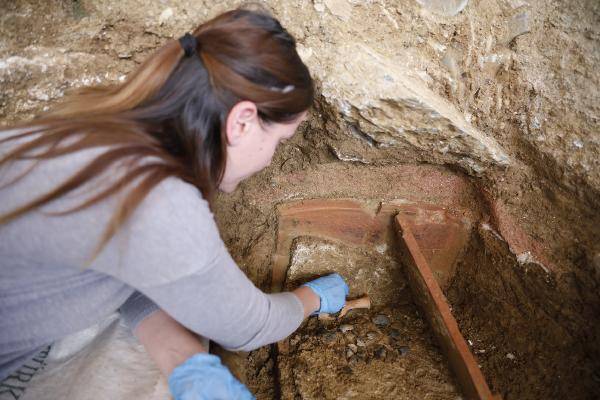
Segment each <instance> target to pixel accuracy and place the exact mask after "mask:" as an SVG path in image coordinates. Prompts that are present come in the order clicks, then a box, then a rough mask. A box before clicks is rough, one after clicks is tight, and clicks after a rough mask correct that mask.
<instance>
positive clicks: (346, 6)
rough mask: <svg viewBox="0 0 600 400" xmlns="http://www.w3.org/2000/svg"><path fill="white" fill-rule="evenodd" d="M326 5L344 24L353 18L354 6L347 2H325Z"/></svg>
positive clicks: (341, 0)
mask: <svg viewBox="0 0 600 400" xmlns="http://www.w3.org/2000/svg"><path fill="white" fill-rule="evenodd" d="M325 5H326V6H327V8H328V9H329V11H330V12H331V13H332V14H333V15H335V16H336V17H338V18H339V19H341V20H342V21H344V22H346V21H348V20H349V19H350V17H351V16H352V5H351V4H350V3H348V1H347V0H325Z"/></svg>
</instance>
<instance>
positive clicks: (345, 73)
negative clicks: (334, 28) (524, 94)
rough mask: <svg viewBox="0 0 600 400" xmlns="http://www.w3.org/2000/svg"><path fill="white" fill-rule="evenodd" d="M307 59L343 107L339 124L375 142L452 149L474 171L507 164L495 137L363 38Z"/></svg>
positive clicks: (330, 99)
mask: <svg viewBox="0 0 600 400" xmlns="http://www.w3.org/2000/svg"><path fill="white" fill-rule="evenodd" d="M308 63H309V64H311V70H312V71H313V72H314V74H315V75H316V77H318V79H319V80H320V81H321V82H322V91H323V93H322V94H323V97H324V98H325V99H326V100H327V101H328V102H330V103H331V104H332V105H334V106H335V107H336V108H337V109H338V110H339V111H340V115H339V120H338V123H339V124H340V126H341V127H348V126H354V127H356V128H357V129H359V130H360V133H361V134H363V135H366V136H367V137H368V138H370V139H371V143H372V145H374V146H375V147H377V148H387V147H392V148H393V147H400V146H405V145H409V146H411V147H414V148H416V149H418V150H422V151H434V152H438V153H440V154H446V153H451V154H452V155H454V156H456V157H457V159H456V162H457V163H459V164H460V165H462V166H463V167H464V168H466V169H467V170H469V171H471V172H474V173H480V172H482V171H483V170H485V168H486V167H487V166H490V165H498V166H506V165H508V164H509V157H508V155H507V154H506V153H505V152H504V150H503V149H502V148H501V147H500V145H499V144H498V143H497V142H496V141H495V140H494V139H492V138H491V137H489V136H487V135H485V134H484V133H482V132H480V131H479V130H477V129H476V128H475V127H473V126H472V125H471V124H469V123H468V122H467V121H466V120H465V118H464V117H463V115H462V114H461V113H460V112H459V111H458V110H457V109H456V108H455V107H454V106H453V105H452V104H451V103H449V102H448V101H447V100H446V99H444V98H442V97H441V96H439V95H438V94H436V93H435V92H433V91H432V90H430V89H429V88H428V87H427V85H426V84H425V83H424V82H423V81H422V80H421V79H420V78H418V75H417V74H413V73H412V72H411V71H409V70H407V69H405V68H404V67H403V66H401V65H400V64H399V63H395V62H394V60H393V59H390V58H388V57H385V56H383V55H381V54H379V53H377V52H376V51H374V50H373V49H371V48H369V47H367V46H365V45H363V44H355V43H346V44H344V45H341V46H330V47H327V48H326V49H322V50H321V51H320V52H319V53H316V52H315V54H314V55H313V57H311V59H309V60H308ZM332 65H335V66H337V67H335V68H331V66H332ZM325 66H329V68H325ZM346 130H348V129H346Z"/></svg>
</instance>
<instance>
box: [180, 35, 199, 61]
mask: <svg viewBox="0 0 600 400" xmlns="http://www.w3.org/2000/svg"><path fill="white" fill-rule="evenodd" d="M179 44H180V45H181V47H182V48H183V52H184V54H185V56H186V57H190V56H191V55H192V54H196V48H197V47H198V39H196V36H194V35H192V34H191V33H186V34H185V35H183V36H182V37H180V38H179Z"/></svg>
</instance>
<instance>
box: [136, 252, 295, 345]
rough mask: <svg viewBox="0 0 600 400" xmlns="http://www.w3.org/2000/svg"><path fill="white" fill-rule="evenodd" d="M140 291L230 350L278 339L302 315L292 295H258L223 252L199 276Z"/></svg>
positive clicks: (287, 333)
mask: <svg viewBox="0 0 600 400" xmlns="http://www.w3.org/2000/svg"><path fill="white" fill-rule="evenodd" d="M143 291H144V294H145V295H146V296H148V298H150V299H152V300H153V301H154V302H155V303H156V304H157V305H158V306H159V307H160V308H161V309H163V310H164V311H165V312H166V313H168V314H169V315H171V316H172V317H173V318H174V319H175V320H177V321H178V322H179V323H181V324H182V325H184V326H185V327H187V328H188V329H190V330H191V331H193V332H195V333H197V334H199V335H201V336H204V337H206V338H209V339H211V340H212V341H214V342H216V343H219V344H220V345H221V346H223V347H224V348H226V349H228V350H232V351H250V350H254V349H256V348H258V347H260V346H264V345H267V344H270V343H274V342H277V341H279V340H281V339H284V338H285V337H287V336H288V335H290V334H291V333H292V332H294V331H295V330H296V329H297V328H298V327H299V326H300V324H301V323H302V320H303V316H304V311H303V307H302V303H301V302H300V300H299V299H298V297H297V296H296V295H294V294H293V293H290V292H286V293H275V294H265V293H263V292H262V291H260V290H259V289H258V288H256V287H255V286H254V284H253V283H252V282H251V281H250V280H249V279H248V278H247V277H246V276H245V275H244V273H243V272H242V271H241V270H240V269H239V268H238V266H237V265H236V264H235V262H234V261H233V260H232V259H231V257H230V256H229V254H227V253H226V254H224V255H223V256H222V257H221V258H219V259H218V260H217V261H216V262H215V264H214V265H212V266H211V268H209V269H208V270H206V271H203V272H202V273H197V274H193V275H191V276H187V277H185V278H182V279H180V280H178V281H176V282H172V283H170V284H166V285H160V286H156V287H152V288H147V289H144V290H143Z"/></svg>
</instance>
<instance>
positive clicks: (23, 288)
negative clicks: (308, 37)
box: [0, 9, 348, 399]
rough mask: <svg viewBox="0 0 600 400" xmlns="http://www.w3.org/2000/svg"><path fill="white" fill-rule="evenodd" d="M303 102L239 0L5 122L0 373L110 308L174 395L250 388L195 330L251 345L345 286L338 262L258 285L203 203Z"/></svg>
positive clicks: (290, 122) (305, 83) (294, 117)
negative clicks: (17, 121) (74, 90)
mask: <svg viewBox="0 0 600 400" xmlns="http://www.w3.org/2000/svg"><path fill="white" fill-rule="evenodd" d="M312 101H313V82H312V80H311V77H310V74H309V72H308V69H307V68H306V66H305V65H304V64H303V63H302V61H301V60H300V58H299V57H298V54H297V52H296V49H295V41H294V39H293V38H292V37H291V36H290V35H289V34H288V33H287V32H286V31H285V30H284V29H283V28H282V27H281V25H280V24H279V22H278V21H277V20H275V19H273V18H272V17H270V16H268V15H265V14H262V13H257V12H252V11H248V10H241V9H240V10H235V11H231V12H227V13H225V14H222V15H220V16H218V17H216V18H214V19H213V20H211V21H208V22H207V23H205V24H203V25H201V26H200V27H198V28H197V29H196V30H195V31H194V32H193V34H186V35H185V36H183V37H182V38H181V39H179V40H178V41H170V42H169V43H167V44H166V45H165V46H164V47H162V48H161V49H159V50H158V51H157V52H156V53H155V54H154V55H152V56H151V57H150V58H149V59H148V60H147V61H146V62H145V63H144V64H143V65H142V66H141V67H140V68H139V69H138V70H137V71H135V73H133V74H132V75H131V76H130V77H129V79H128V80H127V81H126V82H124V83H123V84H121V85H119V86H115V87H109V88H92V89H87V90H83V91H81V92H80V93H78V94H76V95H74V96H72V97H70V98H68V99H67V100H66V101H65V102H64V103H63V104H62V105H61V106H60V107H59V108H58V109H56V110H55V111H54V112H52V113H51V114H50V115H48V116H46V117H44V118H42V119H39V120H34V121H33V122H31V123H28V124H25V125H23V126H20V127H16V128H14V129H12V130H9V131H5V132H2V133H1V136H0V140H1V141H0V157H1V158H0V167H1V169H0V174H1V175H0V177H1V178H0V179H1V181H0V183H1V184H2V188H3V189H2V191H0V195H1V198H0V224H1V225H0V260H1V261H0V271H1V272H0V273H1V274H2V275H1V280H0V293H1V294H0V313H1V315H0V380H2V379H4V378H5V377H7V376H9V374H11V373H13V372H14V371H15V370H17V369H18V368H19V366H20V365H22V364H23V362H25V361H26V360H28V359H29V358H31V357H32V356H35V355H36V353H37V352H39V351H40V350H41V349H43V348H45V347H46V346H47V345H49V344H51V343H52V342H54V341H56V340H58V339H60V338H62V337H64V336H66V335H68V334H70V333H72V332H76V331H79V330H81V329H84V328H86V327H88V326H90V325H92V324H94V323H96V322H98V321H99V320H102V319H103V318H106V317H107V316H108V315H110V314H111V313H113V312H114V311H115V310H117V309H118V310H119V311H120V312H121V314H122V317H123V319H124V320H125V321H126V322H127V323H128V324H129V326H131V328H132V330H133V333H134V334H135V336H136V337H137V338H138V339H139V340H140V342H141V343H142V344H143V345H144V346H145V348H146V350H147V351H148V353H149V354H150V356H151V357H152V358H153V360H154V361H155V362H156V364H157V365H158V367H159V368H160V370H161V371H162V372H163V373H164V374H165V375H166V376H167V377H169V387H170V389H171V392H172V394H173V395H174V396H175V397H176V398H203V399H204V398H206V399H212V398H215V399H216V398H218V399H224V398H251V395H250V393H249V392H248V391H247V389H246V388H244V387H243V385H241V384H240V383H239V382H238V381H236V380H235V379H234V378H233V376H232V375H231V374H230V373H229V371H228V370H227V369H226V368H225V367H224V366H223V365H222V364H221V363H220V361H219V359H218V358H217V357H215V356H212V355H209V354H207V353H206V351H207V349H206V347H205V346H203V345H202V343H201V342H200V339H199V338H198V336H196V335H201V336H202V337H204V338H208V339H211V340H214V341H216V342H218V343H220V344H221V345H222V346H224V347H225V348H227V349H231V350H252V349H255V348H257V347H260V346H263V345H266V344H269V343H273V342H276V341H278V340H281V339H283V338H285V337H286V336H288V335H289V334H290V333H292V332H293V331H294V330H295V329H297V327H298V326H299V325H300V323H301V322H302V320H303V319H304V318H306V317H307V316H308V315H310V314H313V313H318V312H329V313H331V312H337V311H339V309H341V307H342V306H343V304H344V301H345V296H346V295H347V294H348V287H347V285H346V284H345V283H344V281H343V279H342V278H341V277H340V276H339V275H337V274H332V275H328V276H325V277H322V278H319V279H317V280H315V281H312V282H309V283H307V284H305V285H302V286H300V287H299V288H297V289H296V290H294V291H293V292H286V293H277V294H265V293H262V292H261V291H260V290H258V289H257V288H256V287H255V286H254V285H253V284H252V283H251V282H250V281H249V280H248V279H247V278H246V276H245V275H244V274H243V273H242V272H241V270H240V269H239V268H238V267H237V266H236V265H235V263H234V262H233V260H232V259H231V257H230V255H229V254H228V252H227V250H226V248H225V246H224V244H223V242H222V240H221V238H220V236H219V233H218V230H217V228H216V225H215V223H214V220H213V215H212V213H211V211H210V207H209V205H210V203H211V202H212V200H213V197H214V193H215V191H216V190H218V189H220V190H222V191H225V192H231V191H233V190H234V189H235V188H236V186H237V185H238V183H239V182H240V181H242V180H243V179H245V178H247V177H249V176H251V175H252V174H254V173H256V172H257V171H260V170H261V169H263V168H264V167H265V166H267V165H268V164H269V163H270V161H271V158H272V156H273V153H274V151H275V148H276V146H277V144H278V143H279V142H281V141H284V140H286V139H288V138H290V137H291V136H292V135H293V134H294V132H295V130H296V128H297V127H298V125H299V124H300V122H301V121H302V120H303V119H304V118H305V117H306V114H307V110H308V108H309V107H310V105H311V103H312Z"/></svg>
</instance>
